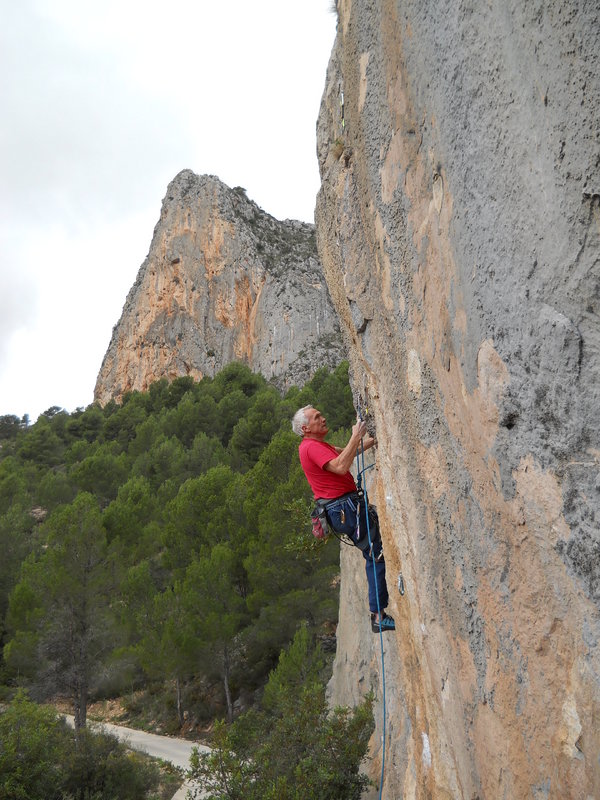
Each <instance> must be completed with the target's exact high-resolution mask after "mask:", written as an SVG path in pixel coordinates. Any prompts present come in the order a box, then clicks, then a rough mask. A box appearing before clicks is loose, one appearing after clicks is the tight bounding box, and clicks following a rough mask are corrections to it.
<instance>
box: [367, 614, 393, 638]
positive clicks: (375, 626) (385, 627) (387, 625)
mask: <svg viewBox="0 0 600 800" xmlns="http://www.w3.org/2000/svg"><path fill="white" fill-rule="evenodd" d="M376 616H377V615H376V614H371V630H372V631H373V633H379V622H378V621H377V620H376V619H375V617H376ZM381 630H382V631H395V630H396V623H395V622H394V618H393V617H390V616H389V615H388V614H384V615H383V619H382V620H381Z"/></svg>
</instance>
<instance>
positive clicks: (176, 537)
mask: <svg viewBox="0 0 600 800" xmlns="http://www.w3.org/2000/svg"><path fill="white" fill-rule="evenodd" d="M347 369H348V367H347V364H346V363H344V364H342V365H341V366H340V367H339V368H338V369H337V370H335V371H333V372H331V373H330V372H328V371H327V370H325V369H321V370H319V372H317V374H316V375H315V376H314V377H313V379H312V380H311V381H310V383H308V384H307V385H305V386H304V387H303V388H301V389H300V388H297V387H294V388H292V389H290V390H289V391H288V392H287V393H286V394H285V396H283V397H282V396H281V395H280V394H279V392H278V391H277V390H276V389H275V388H274V387H273V386H271V385H269V384H268V383H267V382H266V380H265V379H264V378H263V377H261V376H260V375H256V374H254V373H252V372H250V370H249V369H248V368H247V367H246V366H244V365H242V364H239V363H233V364H230V365H229V366H227V367H226V368H225V369H224V370H223V371H222V372H221V373H219V374H218V375H217V376H215V378H213V379H211V378H205V379H203V380H201V381H199V382H196V381H194V380H193V379H191V378H178V379H176V380H175V381H173V382H172V383H170V384H169V383H168V382H167V381H166V380H160V381H158V382H157V383H155V384H153V385H152V386H151V387H150V389H149V390H148V391H147V392H144V393H141V392H132V393H130V394H127V395H126V396H125V397H124V398H123V400H122V402H121V403H120V404H117V403H114V402H111V403H109V404H108V405H106V406H105V407H104V408H101V407H100V406H98V405H90V406H89V407H87V408H86V409H85V410H84V409H78V410H77V411H75V412H73V413H71V414H69V413H66V412H65V411H63V410H61V409H60V408H57V407H53V408H51V409H48V411H46V412H45V413H44V414H42V415H41V416H40V417H39V418H38V420H37V421H36V422H35V424H33V425H28V424H27V420H21V419H19V418H18V417H15V416H4V417H1V418H0V445H1V449H0V552H1V553H2V554H3V556H2V561H1V562H0V620H1V624H2V628H1V634H0V635H1V643H2V661H1V663H0V685H1V686H2V689H1V691H2V693H3V696H4V698H7V697H10V696H11V695H12V693H13V692H14V690H15V689H16V687H19V686H26V687H27V690H28V692H29V695H30V696H31V697H32V698H34V699H36V700H46V699H49V698H56V697H62V698H68V700H69V701H70V703H72V707H73V713H74V716H75V721H76V724H77V725H80V726H83V725H85V721H86V715H87V708H88V705H89V703H90V702H91V701H92V700H94V699H97V698H101V697H114V696H122V697H127V698H129V701H128V702H129V703H130V712H131V714H132V716H135V713H136V704H137V711H138V713H139V715H140V718H141V719H142V723H143V717H144V715H146V717H152V719H153V720H154V722H155V724H156V723H158V725H159V726H160V727H162V729H163V730H164V731H166V732H176V731H179V730H181V729H182V727H183V726H184V723H186V721H187V730H188V731H189V730H192V731H193V730H194V729H196V728H197V729H200V728H202V727H203V726H205V725H206V724H207V723H209V722H210V721H211V720H213V719H214V718H218V717H222V718H225V719H227V720H231V719H233V717H234V716H235V715H236V713H237V712H238V711H239V710H240V709H244V708H247V707H249V706H252V704H253V702H254V697H255V695H256V693H257V691H258V692H260V691H261V689H262V687H264V685H265V683H266V681H267V678H268V675H269V672H270V671H271V670H272V669H273V667H274V666H275V665H276V663H277V659H278V657H279V654H280V652H281V651H282V649H284V648H286V647H287V646H288V645H290V643H291V642H292V640H293V638H294V635H295V633H296V631H297V630H298V629H299V627H300V625H301V623H304V624H306V625H307V626H308V629H309V630H310V631H311V632H312V634H313V636H314V635H317V636H321V637H323V636H324V635H326V634H327V633H328V632H329V633H331V632H332V630H333V628H334V625H335V621H336V619H337V602H338V597H337V580H336V576H337V573H338V570H339V553H338V550H339V546H338V543H337V542H336V541H333V542H331V543H327V544H325V545H324V546H323V545H320V544H319V543H318V542H317V541H316V540H313V539H312V537H311V535H310V520H309V510H310V503H311V501H310V492H309V489H308V486H307V484H306V481H305V479H304V476H303V473H302V471H301V468H300V465H299V462H298V457H297V447H298V439H297V437H296V436H295V435H294V434H293V432H292V431H291V426H290V420H291V417H292V416H293V413H294V411H295V410H296V409H297V408H298V407H299V406H301V405H305V404H307V403H313V404H314V405H317V406H319V407H321V408H323V410H324V412H325V413H326V415H327V418H328V423H329V426H330V429H331V430H332V432H333V433H332V436H331V437H330V439H331V440H332V441H339V442H340V443H343V440H344V439H345V438H347V436H348V435H349V427H350V426H351V424H352V423H353V420H354V411H353V406H352V398H351V393H350V388H349V385H348V375H347ZM336 437H337V439H336Z"/></svg>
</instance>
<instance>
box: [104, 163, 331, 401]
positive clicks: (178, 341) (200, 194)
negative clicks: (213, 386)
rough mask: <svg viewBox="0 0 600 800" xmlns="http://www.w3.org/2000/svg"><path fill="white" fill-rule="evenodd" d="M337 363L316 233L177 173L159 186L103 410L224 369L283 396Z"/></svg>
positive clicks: (107, 360)
mask: <svg viewBox="0 0 600 800" xmlns="http://www.w3.org/2000/svg"><path fill="white" fill-rule="evenodd" d="M341 358H343V354H342V342H341V338H340V334H339V325H338V322H337V318H336V315H335V313H334V312H333V309H332V306H331V300H330V298H329V295H328V291H327V286H326V284H325V281H324V278H323V273H322V269H321V265H320V263H319V261H318V256H317V251H316V242H315V231H314V226H313V225H309V224H307V223H303V222H296V221H293V220H286V221H284V222H280V221H278V220H276V219H273V217H271V216H269V215H268V214H266V213H265V212H263V211H262V210H261V209H260V208H259V207H258V206H257V205H256V204H255V203H253V202H252V201H250V200H248V198H247V197H246V194H245V192H244V190H243V189H240V188H237V189H229V188H228V187H227V186H225V184H223V183H221V181H219V180H218V179H217V178H214V177H212V176H207V175H202V176H198V175H195V174H194V173H193V172H191V171H190V170H185V171H183V172H181V173H180V174H179V175H177V177H176V178H175V179H174V180H173V181H172V182H171V184H170V185H169V187H168V190H167V195H166V197H165V199H164V201H163V206H162V211H161V215H160V220H159V222H158V224H157V226H156V228H155V230H154V237H153V239H152V244H151V247H150V252H149V253H148V257H147V258H146V260H145V261H144V263H143V264H142V266H141V268H140V271H139V273H138V276H137V279H136V281H135V284H134V285H133V287H132V289H131V290H130V292H129V295H128V297H127V301H126V303H125V306H124V308H123V313H122V315H121V319H120V320H119V322H118V324H117V325H116V326H115V328H114V329H113V335H112V339H111V342H110V346H109V348H108V351H107V353H106V355H105V357H104V361H103V363H102V367H101V369H100V373H99V375H98V380H97V383H96V388H95V393H94V396H95V399H96V400H97V401H98V402H100V403H101V404H105V403H106V402H108V400H110V399H111V398H114V399H117V400H118V399H119V398H120V397H121V396H122V395H123V393H124V392H127V391H132V390H134V389H137V390H140V391H143V390H145V389H146V388H147V387H148V386H149V385H150V383H152V382H153V381H155V380H158V379H159V378H163V377H166V378H168V379H170V380H171V379H173V378H176V377H178V376H182V375H192V376H193V377H195V378H198V379H199V378H201V377H202V376H204V375H214V373H215V372H218V371H219V370H220V369H221V368H222V367H223V366H224V365H225V364H227V363H229V362H230V361H232V360H239V361H244V362H246V363H247V364H248V365H249V366H250V367H251V369H252V370H254V371H255V372H261V373H262V374H263V375H264V376H265V377H266V378H267V379H271V378H272V379H274V381H275V382H276V383H278V384H279V385H280V386H285V385H288V384H292V383H303V382H304V381H306V380H307V379H308V378H309V377H310V376H311V375H312V374H313V373H314V371H315V370H316V369H317V367H319V366H322V365H324V364H325V365H330V366H333V365H337V364H338V363H339V361H340V360H341Z"/></svg>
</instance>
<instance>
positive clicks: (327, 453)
mask: <svg viewBox="0 0 600 800" xmlns="http://www.w3.org/2000/svg"><path fill="white" fill-rule="evenodd" d="M298 452H299V454H300V463H301V464H302V469H303V470H304V474H305V475H306V480H307V481H308V483H309V485H310V488H311V489H312V490H313V494H314V496H315V498H319V497H322V498H334V497H340V496H341V495H343V494H348V492H355V491H356V484H355V483H354V478H353V477H352V475H351V473H350V472H346V474H345V475H336V473H335V472H329V470H327V469H325V464H327V463H328V462H329V461H331V460H332V459H334V458H337V455H338V452H337V450H336V449H335V447H333V445H331V444H328V443H327V442H321V441H319V440H318V439H302V441H301V442H300V447H299V448H298Z"/></svg>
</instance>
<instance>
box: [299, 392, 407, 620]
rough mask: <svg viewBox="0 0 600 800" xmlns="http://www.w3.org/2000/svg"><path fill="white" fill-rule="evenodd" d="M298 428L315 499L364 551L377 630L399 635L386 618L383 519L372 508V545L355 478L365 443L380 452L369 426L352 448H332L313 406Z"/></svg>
mask: <svg viewBox="0 0 600 800" xmlns="http://www.w3.org/2000/svg"><path fill="white" fill-rule="evenodd" d="M292 428H293V430H294V432H295V433H297V434H298V436H301V437H302V441H301V442H300V447H299V450H298V452H299V455H300V463H301V464H302V469H303V470H304V474H305V475H306V480H307V481H308V483H309V485H310V488H311V489H312V491H313V494H314V496H315V499H316V500H317V501H321V502H320V505H325V508H326V512H327V520H328V522H329V524H330V525H331V527H332V528H333V530H334V531H336V532H337V533H345V534H346V535H347V536H349V537H350V538H351V539H352V542H353V544H354V545H355V546H356V547H358V548H359V549H360V550H362V553H363V556H364V558H365V562H366V564H365V568H366V573H367V584H368V587H369V608H370V610H371V628H372V630H373V631H375V632H379V631H380V630H395V627H396V626H395V624H394V620H393V619H392V617H390V616H388V615H387V614H386V613H385V612H384V609H385V608H386V607H387V604H388V599H389V598H388V590H387V584H386V580H385V561H384V560H383V552H382V543H381V536H380V534H379V521H378V519H377V513H376V512H375V509H374V508H372V507H370V508H369V534H370V538H371V543H369V537H368V535H367V515H366V503H365V501H364V499H363V498H362V497H361V496H360V494H359V492H358V490H357V488H356V483H355V482H354V478H353V477H352V475H351V473H350V467H351V466H352V463H353V461H354V457H355V455H356V451H357V448H358V447H359V446H360V445H361V440H362V446H363V448H364V450H368V449H369V448H371V447H373V446H374V444H375V439H373V438H372V437H371V436H365V433H366V430H367V426H366V424H365V423H364V422H357V423H356V425H354V427H353V428H352V436H351V437H350V440H349V442H348V444H347V445H346V447H344V448H341V447H335V446H334V445H331V444H329V443H328V442H326V441H325V437H326V436H327V434H328V433H329V429H328V428H327V421H326V419H325V417H324V416H323V415H322V414H321V412H320V411H318V410H317V409H316V408H313V407H312V406H304V408H300V409H298V411H297V412H296V413H295V415H294V419H293V421H292Z"/></svg>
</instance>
